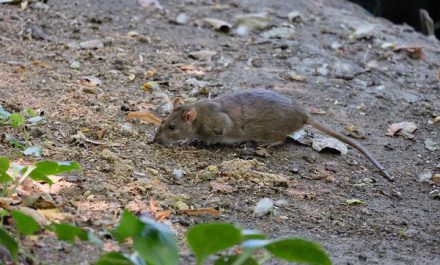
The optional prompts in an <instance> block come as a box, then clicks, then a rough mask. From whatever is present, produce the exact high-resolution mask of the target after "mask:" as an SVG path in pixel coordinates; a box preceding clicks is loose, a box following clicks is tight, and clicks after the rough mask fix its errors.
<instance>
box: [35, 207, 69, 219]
mask: <svg viewBox="0 0 440 265" xmlns="http://www.w3.org/2000/svg"><path fill="white" fill-rule="evenodd" d="M37 212H38V213H39V214H40V215H42V216H44V217H45V218H47V219H48V220H49V221H65V222H68V221H72V220H73V219H74V218H73V216H72V215H71V214H69V213H62V212H61V211H60V209H58V208H54V209H38V210H37Z"/></svg>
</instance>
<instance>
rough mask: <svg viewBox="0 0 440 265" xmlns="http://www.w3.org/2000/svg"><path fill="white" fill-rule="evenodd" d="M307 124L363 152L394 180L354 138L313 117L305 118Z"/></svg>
mask: <svg viewBox="0 0 440 265" xmlns="http://www.w3.org/2000/svg"><path fill="white" fill-rule="evenodd" d="M307 124H309V125H311V126H313V127H315V128H316V129H318V130H320V131H321V132H323V133H325V134H328V135H330V136H332V137H334V138H336V139H338V140H340V141H342V142H344V143H346V144H349V145H351V146H353V147H354V148H356V149H357V150H359V152H361V153H362V154H364V155H365V156H366V157H367V158H368V159H369V160H370V161H371V162H372V163H373V164H374V165H375V166H376V167H377V168H378V169H379V170H380V171H381V172H382V174H383V176H384V177H385V178H386V179H388V180H389V181H394V178H393V177H392V176H390V174H388V172H387V171H386V170H385V168H384V167H383V166H382V165H381V164H380V163H379V162H378V161H377V160H376V159H375V158H374V157H373V155H371V154H370V152H368V151H367V150H366V149H365V148H364V147H363V146H361V145H360V144H358V143H357V142H355V141H354V140H352V139H350V138H348V137H347V136H345V135H342V134H340V133H338V132H335V131H334V130H332V129H330V128H329V127H327V126H325V125H324V124H322V123H320V122H317V121H315V120H314V119H313V118H311V117H310V118H309V119H308V120H307Z"/></svg>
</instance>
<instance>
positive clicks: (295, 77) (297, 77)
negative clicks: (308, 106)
mask: <svg viewBox="0 0 440 265" xmlns="http://www.w3.org/2000/svg"><path fill="white" fill-rule="evenodd" d="M289 78H290V79H292V80H294V81H298V82H305V81H307V77H305V76H303V75H297V74H291V75H290V76H289Z"/></svg>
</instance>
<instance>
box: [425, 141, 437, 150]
mask: <svg viewBox="0 0 440 265" xmlns="http://www.w3.org/2000/svg"><path fill="white" fill-rule="evenodd" d="M425 148H426V149H428V150H429V151H435V150H437V149H439V148H440V145H439V144H438V143H436V142H434V141H433V140H431V139H426V140H425Z"/></svg>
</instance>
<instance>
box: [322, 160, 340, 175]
mask: <svg viewBox="0 0 440 265" xmlns="http://www.w3.org/2000/svg"><path fill="white" fill-rule="evenodd" d="M324 166H325V170H327V171H331V172H335V173H336V172H337V171H338V167H339V164H338V162H336V161H328V162H325V164H324Z"/></svg>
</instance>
